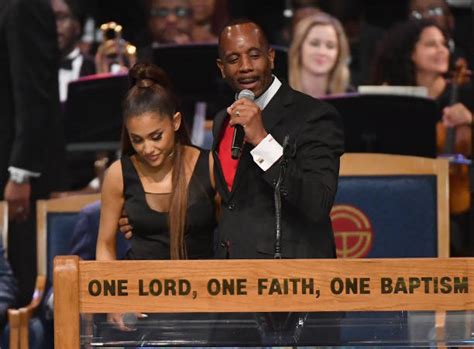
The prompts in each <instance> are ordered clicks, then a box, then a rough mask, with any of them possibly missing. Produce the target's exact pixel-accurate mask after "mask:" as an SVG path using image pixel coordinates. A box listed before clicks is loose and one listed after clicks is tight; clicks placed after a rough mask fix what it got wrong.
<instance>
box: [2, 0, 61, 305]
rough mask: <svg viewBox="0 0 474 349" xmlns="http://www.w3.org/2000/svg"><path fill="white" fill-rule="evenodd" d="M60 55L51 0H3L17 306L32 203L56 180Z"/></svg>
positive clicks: (8, 196)
mask: <svg viewBox="0 0 474 349" xmlns="http://www.w3.org/2000/svg"><path fill="white" fill-rule="evenodd" d="M58 57H59V54H58V48H57V43H56V28H55V25H54V16H53V12H52V11H51V6H50V3H49V0H4V1H0V105H1V108H0V152H1V153H0V189H1V190H0V193H1V194H0V196H1V197H0V199H1V200H6V201H7V202H8V204H9V213H10V217H9V218H10V226H9V246H8V248H9V254H8V256H9V259H10V262H11V264H12V268H13V271H14V273H15V275H16V276H17V278H18V279H19V288H20V292H21V295H20V296H21V297H20V300H19V302H20V305H22V304H25V303H26V302H28V301H29V300H30V299H31V294H32V291H33V289H34V281H35V274H36V243H35V241H36V226H35V200H36V199H39V198H46V197H47V196H48V194H49V193H50V191H51V190H52V189H53V186H55V185H56V184H57V183H58V179H57V178H58V177H56V175H57V174H58V172H57V170H58V163H60V161H58V158H57V157H56V156H55V154H60V152H61V146H62V143H61V140H62V138H63V136H62V127H61V124H60V117H59V97H58V78H57V72H58Z"/></svg>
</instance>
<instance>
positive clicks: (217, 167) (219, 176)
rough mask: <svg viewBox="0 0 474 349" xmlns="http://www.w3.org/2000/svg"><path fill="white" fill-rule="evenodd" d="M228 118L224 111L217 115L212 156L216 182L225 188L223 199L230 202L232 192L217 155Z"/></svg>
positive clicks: (213, 133) (213, 128) (222, 192)
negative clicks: (225, 121)
mask: <svg viewBox="0 0 474 349" xmlns="http://www.w3.org/2000/svg"><path fill="white" fill-rule="evenodd" d="M226 117H227V112H226V111H225V110H224V111H222V112H220V113H219V114H217V115H216V117H215V118H214V124H213V127H212V138H213V141H212V156H213V157H214V173H215V175H216V182H219V184H218V185H219V187H220V188H223V190H221V194H222V199H223V200H224V201H228V200H229V198H230V192H229V189H228V188H227V183H226V181H225V178H224V173H223V171H222V165H221V162H220V161H219V154H218V153H217V147H218V145H219V142H220V141H221V135H222V127H223V125H224V120H225V118H226Z"/></svg>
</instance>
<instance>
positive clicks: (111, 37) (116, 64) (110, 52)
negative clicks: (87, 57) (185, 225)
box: [95, 22, 137, 74]
mask: <svg viewBox="0 0 474 349" xmlns="http://www.w3.org/2000/svg"><path fill="white" fill-rule="evenodd" d="M100 30H101V31H102V37H103V40H102V43H101V44H100V45H99V47H98V48H97V53H96V56H95V62H96V69H97V73H114V74H115V73H126V72H127V71H128V69H129V68H130V67H132V66H133V65H134V64H135V63H136V62H137V49H136V47H135V46H133V45H132V44H130V42H128V41H126V40H124V39H123V38H122V26H121V25H120V24H118V23H116V22H108V23H104V24H102V25H101V26H100Z"/></svg>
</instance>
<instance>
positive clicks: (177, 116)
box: [172, 111, 182, 132]
mask: <svg viewBox="0 0 474 349" xmlns="http://www.w3.org/2000/svg"><path fill="white" fill-rule="evenodd" d="M181 121H182V117H181V113H180V112H179V111H178V112H176V113H175V114H174V115H173V121H172V122H173V129H174V131H175V132H176V131H178V129H179V126H181Z"/></svg>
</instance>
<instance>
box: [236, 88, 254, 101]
mask: <svg viewBox="0 0 474 349" xmlns="http://www.w3.org/2000/svg"><path fill="white" fill-rule="evenodd" d="M241 98H245V99H248V100H249V101H253V100H254V99H255V94H254V93H253V92H252V91H250V90H242V91H240V92H239V95H238V97H237V99H241Z"/></svg>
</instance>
